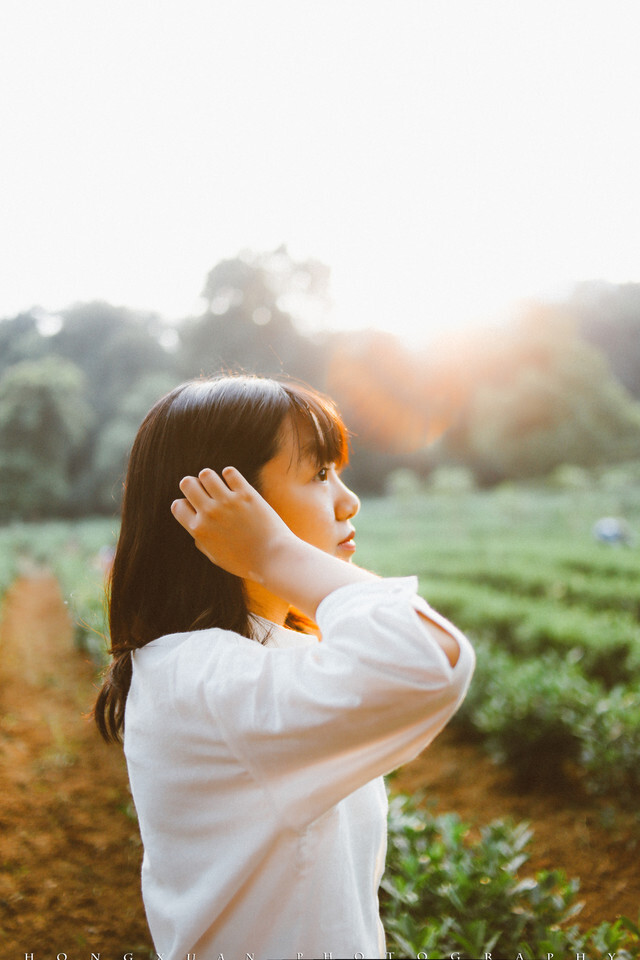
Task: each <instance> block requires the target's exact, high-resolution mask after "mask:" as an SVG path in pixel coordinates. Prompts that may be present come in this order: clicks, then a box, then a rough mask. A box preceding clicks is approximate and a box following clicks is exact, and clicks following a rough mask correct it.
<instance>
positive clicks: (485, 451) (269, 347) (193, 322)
mask: <svg viewBox="0 0 640 960" xmlns="http://www.w3.org/2000/svg"><path fill="white" fill-rule="evenodd" d="M203 297H204V300H205V302H206V308H205V309H204V311H203V312H202V314H201V315H199V316H195V317H188V318H185V319H184V320H183V321H182V322H180V323H178V324H176V325H174V326H170V325H168V324H167V323H166V322H165V321H164V320H163V319H162V318H161V317H159V316H158V315H155V314H151V313H144V312H140V311H134V310H130V309H127V308H125V307H115V306H112V305H110V304H107V303H101V302H96V303H85V304H77V305H74V306H71V307H69V308H67V309H65V310H63V311H62V312H61V313H60V315H59V316H57V317H53V318H52V317H50V316H47V315H46V314H45V313H44V312H43V311H40V310H37V309H34V310H33V311H31V312H29V313H25V314H20V315H19V316H16V317H13V318H7V319H5V320H2V321H0V520H2V521H7V520H11V519H13V518H18V517H20V518H27V519H36V518H42V517H49V516H84V515H89V514H97V513H113V512H114V510H115V509H117V506H118V504H119V500H120V496H121V489H122V479H123V476H124V470H125V467H126V459H127V455H128V451H129V448H130V445H131V442H132V440H133V437H134V435H135V432H136V430H137V427H138V425H139V423H140V421H141V420H142V418H143V416H144V415H145V413H146V412H147V410H148V409H149V407H150V406H151V404H152V403H153V402H154V401H155V400H156V399H158V398H159V397H160V396H161V395H162V394H163V393H164V392H166V391H167V390H169V389H170V388H171V387H173V386H175V385H176V384H177V383H179V382H181V381H183V380H185V379H188V378H191V377H198V376H210V375H212V374H216V373H219V372H228V371H231V372H246V373H256V374H262V375H268V376H288V377H294V378H296V379H302V380H304V381H306V382H307V383H310V384H312V385H313V386H315V387H316V388H318V389H320V390H324V391H326V392H329V393H330V394H331V395H332V396H334V397H335V398H336V399H337V401H338V404H339V406H340V407H341V410H342V412H343V414H344V416H345V419H346V421H347V423H348V425H349V427H350V428H351V430H352V431H353V433H354V437H353V446H354V451H355V454H354V457H353V467H351V468H350V469H351V470H352V473H353V476H352V477H351V482H352V483H353V484H354V485H356V486H357V488H358V489H359V490H360V491H362V492H364V493H371V492H380V491H381V490H383V489H384V485H385V481H386V478H387V477H388V475H389V474H390V473H391V471H393V470H395V469H396V468H398V467H404V468H410V469H411V470H413V471H415V472H416V473H417V474H418V475H424V476H426V475H428V474H429V472H430V471H432V470H433V469H434V468H435V467H437V466H441V465H443V464H455V465H458V466H463V467H466V468H467V469H468V470H469V471H470V473H471V474H472V475H473V477H474V478H475V481H476V482H477V483H478V484H480V485H492V484H496V483H499V482H501V481H503V480H506V479H520V478H529V477H532V476H541V475H546V474H548V473H549V472H551V471H553V470H554V469H555V468H556V467H558V466H559V465H560V464H567V463H568V464H573V465H579V466H580V465H582V466H589V467H592V466H598V465H601V464H602V465H604V464H609V463H612V462H620V461H624V460H629V459H638V458H640V402H639V401H640V284H628V285H625V286H613V285H610V284H600V283H591V284H582V285H580V286H578V287H576V289H575V291H574V292H573V294H572V296H571V297H570V298H569V299H568V300H567V301H566V302H564V303H562V304H552V305H550V304H535V303H531V304H528V305H527V306H526V307H523V308H522V310H521V311H520V312H519V314H518V315H517V316H514V318H513V319H512V321H511V323H510V324H509V325H507V326H501V327H495V328H485V329H483V330H481V331H474V332H471V333H467V334H465V335H464V336H461V335H458V336H456V337H455V338H449V339H447V338H444V337H443V338H442V341H441V342H440V343H439V344H434V345H432V346H431V347H430V348H429V349H428V350H424V351H422V352H420V353H416V352H415V351H414V352H410V351H409V350H407V348H406V347H404V346H403V345H402V344H401V343H400V342H399V341H398V340H397V339H396V338H394V337H392V336H390V335H385V334H381V333H379V332H375V331H368V332H363V333H359V334H338V333H336V332H332V331H329V330H325V331H324V332H322V333H316V334H308V333H304V332H303V325H302V323H301V321H304V320H305V318H306V319H308V318H309V317H313V318H314V319H315V327H316V328H318V326H319V325H318V323H317V320H318V317H319V316H321V315H322V314H323V312H324V311H325V310H326V307H327V305H328V303H329V271H328V268H327V267H325V266H324V265H323V264H321V263H319V262H318V261H315V260H307V261H304V262H298V261H295V260H293V259H292V258H291V256H290V255H289V254H288V252H287V250H286V248H284V247H282V248H280V249H278V250H276V251H273V252H271V253H266V254H251V255H249V254H246V255H244V254H243V255H239V256H238V257H235V258H232V259H228V260H224V261H221V262H220V263H218V264H217V265H216V266H214V268H213V269H212V270H211V271H210V273H209V274H208V276H207V278H206V282H205V286H204V290H203ZM321 326H322V325H320V328H321Z"/></svg>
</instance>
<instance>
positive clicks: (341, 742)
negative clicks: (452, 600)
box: [206, 578, 475, 827]
mask: <svg viewBox="0 0 640 960" xmlns="http://www.w3.org/2000/svg"><path fill="white" fill-rule="evenodd" d="M416 588H417V580H416V578H404V579H387V580H379V581H372V582H367V583H362V584H354V585H350V586H346V587H341V588H340V589H338V590H336V591H335V592H334V593H332V594H330V595H329V596H328V597H326V598H325V599H324V600H323V601H322V603H321V604H320V607H319V608H318V612H317V621H318V625H319V627H320V628H321V631H322V636H323V640H322V642H321V643H314V644H312V645H310V646H305V647H302V648H299V649H282V650H278V649H265V648H264V647H259V648H258V649H257V650H256V648H251V647H250V646H249V645H246V646H243V647H242V649H241V651H239V649H238V648H237V647H236V648H235V651H234V652H235V656H234V657H233V661H234V662H233V666H232V664H231V662H229V663H228V664H227V669H225V665H224V664H223V663H219V666H220V667H221V668H222V673H220V671H219V670H218V669H216V670H215V671H214V675H213V676H212V677H211V682H210V683H208V684H207V688H206V700H207V703H208V705H209V708H210V709H211V711H212V713H213V714H214V715H215V717H216V719H217V721H218V724H219V726H220V727H221V729H222V731H223V733H224V736H225V739H226V740H227V742H228V744H229V746H230V748H231V749H232V751H233V752H234V754H235V755H236V757H237V758H238V759H239V760H240V761H241V762H242V763H243V765H245V766H246V768H247V769H248V770H249V772H250V773H251V774H252V776H253V777H255V778H256V780H257V781H258V782H260V783H261V784H262V786H263V787H264V788H265V789H266V790H267V791H268V792H269V793H270V795H271V798H272V800H273V802H274V803H275V804H276V806H277V807H279V809H280V812H281V814H282V815H283V816H286V817H287V818H288V821H289V822H290V823H291V826H292V827H293V826H295V824H296V823H297V824H298V825H299V826H301V825H303V824H304V823H305V822H306V823H308V822H310V821H311V820H313V819H315V818H316V817H317V816H319V815H320V814H322V813H323V812H324V811H325V810H327V809H328V808H329V807H331V806H333V805H334V804H335V803H337V802H338V801H339V800H341V799H342V798H343V797H345V796H347V794H349V793H351V792H352V791H354V790H356V789H357V788H358V787H360V786H362V785H363V784H365V783H367V782H368V781H369V780H371V779H373V778H374V777H376V776H379V775H380V774H384V773H388V772H389V771H390V770H392V769H394V768H395V767H397V766H399V765H400V764H402V763H405V762H406V761H408V760H410V759H412V758H413V757H415V756H416V755H417V754H418V753H419V752H420V751H421V750H422V749H424V747H425V746H426V745H427V744H428V743H430V742H431V740H433V738H434V737H435V736H436V735H437V734H438V733H439V732H440V731H441V730H442V728H443V727H444V726H445V724H446V723H447V721H448V720H449V719H450V717H451V716H452V715H453V714H454V713H455V711H456V709H457V707H458V706H459V704H460V703H461V701H462V699H463V697H464V695H465V693H466V690H467V687H468V685H469V681H470V679H471V675H472V673H473V668H474V663H475V657H474V653H473V650H472V648H471V646H470V644H469V642H468V641H467V640H466V638H465V637H464V636H463V635H462V634H461V633H460V631H459V630H457V629H456V628H455V627H454V626H452V625H451V624H450V623H448V622H447V621H446V620H444V618H443V617H441V616H440V615H439V614H437V613H436V612H435V611H433V610H431V608H430V607H429V606H428V604H426V603H425V601H424V600H423V599H422V598H421V597H418V596H417V595H416V593H415V591H416ZM418 611H420V612H422V613H423V614H424V615H425V616H426V617H427V618H428V619H429V620H431V621H433V622H435V623H437V624H438V625H440V626H441V627H442V628H443V629H444V630H446V631H447V632H448V633H450V634H451V635H452V636H453V637H454V638H455V639H456V641H457V642H458V645H459V648H460V655H459V658H458V661H457V663H456V665H455V667H451V665H450V663H449V661H448V660H447V657H446V656H445V654H444V652H443V651H442V649H441V647H440V646H439V644H438V643H437V642H436V640H435V639H434V638H433V637H432V635H431V633H430V630H429V624H428V623H426V622H425V621H424V620H423V619H422V617H421V616H419V614H418ZM238 653H240V661H241V662H239V660H238V656H237V655H238ZM223 659H224V654H223ZM230 668H232V669H233V672H234V674H235V675H231V673H230ZM238 670H240V671H241V676H238V673H237V672H238ZM216 677H217V679H216ZM223 678H224V682H222V683H221V682H220V681H221V680H222V679H223Z"/></svg>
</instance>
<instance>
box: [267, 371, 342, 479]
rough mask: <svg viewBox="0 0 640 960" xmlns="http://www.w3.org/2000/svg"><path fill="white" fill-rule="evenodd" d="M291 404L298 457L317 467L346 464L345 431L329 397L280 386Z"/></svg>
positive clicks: (297, 387) (338, 466)
mask: <svg viewBox="0 0 640 960" xmlns="http://www.w3.org/2000/svg"><path fill="white" fill-rule="evenodd" d="M283 387H284V389H285V390H286V392H287V393H288V395H289V397H290V399H291V402H292V411H291V412H292V416H293V421H294V424H295V427H296V429H297V431H298V439H299V444H300V450H301V453H302V454H304V455H305V456H308V457H309V459H311V460H314V461H315V462H316V463H317V465H318V466H319V467H321V466H323V465H325V464H328V463H334V464H335V465H336V467H337V468H338V469H342V468H343V467H346V465H347V463H348V462H349V440H348V434H347V429H346V427H345V425H344V423H343V422H342V418H341V416H340V414H339V413H338V410H337V409H336V407H335V405H334V404H333V402H332V401H331V400H329V398H328V397H324V396H322V394H318V393H316V392H315V391H313V392H311V391H308V390H306V389H305V388H303V387H299V386H297V385H296V386H292V385H291V384H283ZM300 427H306V428H307V431H306V432H307V433H308V435H309V436H308V437H307V439H306V440H305V442H304V443H303V442H302V440H301V437H300Z"/></svg>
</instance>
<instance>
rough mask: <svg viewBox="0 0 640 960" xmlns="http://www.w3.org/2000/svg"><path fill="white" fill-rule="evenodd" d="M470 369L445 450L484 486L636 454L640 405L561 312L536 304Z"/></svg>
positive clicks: (639, 446) (639, 429)
mask: <svg viewBox="0 0 640 960" xmlns="http://www.w3.org/2000/svg"><path fill="white" fill-rule="evenodd" d="M474 374H475V376H474V380H473V386H472V388H471V390H470V394H469V398H468V401H467V404H466V407H465V409H464V410H463V412H462V415H461V417H460V420H459V423H458V424H457V426H456V427H455V429H453V430H452V431H451V433H450V435H449V436H448V437H447V438H446V439H445V443H444V450H445V452H446V453H447V454H449V455H450V456H453V457H454V458H456V459H458V460H459V461H462V462H464V463H467V464H469V465H470V466H472V468H473V469H474V471H475V472H476V474H477V476H478V479H479V480H480V482H484V483H493V482H497V481H499V480H503V479H507V478H514V479H518V478H525V477H530V476H537V475H544V474H547V473H549V472H550V471H552V470H553V469H554V468H555V467H557V466H559V465H560V464H565V463H569V464H575V465H579V466H594V465H598V464H602V463H611V462H616V461H621V460H624V459H630V458H632V457H634V456H635V457H637V455H638V450H640V406H639V405H638V404H637V403H635V402H634V400H633V398H632V397H631V396H630V395H629V394H628V392H627V391H626V390H625V389H624V388H623V387H622V385H621V384H620V383H619V382H618V381H616V380H615V378H614V377H613V376H612V374H611V371H610V369H609V367H608V365H607V362H606V360H605V358H604V357H603V356H602V354H601V353H600V352H599V351H598V350H596V349H595V348H594V347H592V346H591V345H590V344H588V343H586V341H584V340H583V339H582V338H581V337H580V336H578V335H577V333H576V331H575V324H574V323H573V321H572V320H571V319H570V318H567V317H566V316H564V315H563V314H562V313H559V312H558V310H557V309H555V308H552V307H541V306H540V305H537V306H536V307H535V308H531V309H530V310H529V312H527V313H525V314H524V315H523V316H522V317H521V318H520V320H519V322H517V323H514V324H513V325H512V327H511V328H510V329H509V331H504V334H503V336H502V337H501V338H500V340H499V341H496V343H495V345H494V347H493V349H492V350H489V351H487V353H486V354H485V357H484V360H483V361H480V363H479V365H478V367H477V369H476V370H475V371H474Z"/></svg>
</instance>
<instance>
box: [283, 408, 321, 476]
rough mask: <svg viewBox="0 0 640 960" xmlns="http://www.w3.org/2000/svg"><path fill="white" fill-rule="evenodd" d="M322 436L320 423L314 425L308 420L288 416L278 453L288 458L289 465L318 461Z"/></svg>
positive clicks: (284, 423)
mask: <svg viewBox="0 0 640 960" xmlns="http://www.w3.org/2000/svg"><path fill="white" fill-rule="evenodd" d="M322 447H323V443H322V438H321V434H320V429H319V426H318V425H315V424H314V426H312V425H311V424H310V423H309V422H308V421H307V420H303V419H302V418H299V417H292V416H287V417H285V420H284V422H283V424H282V427H281V430H280V442H279V445H278V455H282V458H283V460H284V459H285V458H286V459H287V460H288V462H289V466H290V467H292V466H294V465H295V464H304V463H317V461H318V458H319V457H321V453H322Z"/></svg>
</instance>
